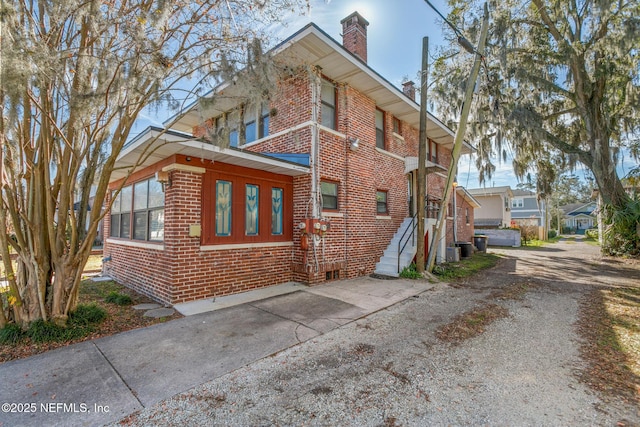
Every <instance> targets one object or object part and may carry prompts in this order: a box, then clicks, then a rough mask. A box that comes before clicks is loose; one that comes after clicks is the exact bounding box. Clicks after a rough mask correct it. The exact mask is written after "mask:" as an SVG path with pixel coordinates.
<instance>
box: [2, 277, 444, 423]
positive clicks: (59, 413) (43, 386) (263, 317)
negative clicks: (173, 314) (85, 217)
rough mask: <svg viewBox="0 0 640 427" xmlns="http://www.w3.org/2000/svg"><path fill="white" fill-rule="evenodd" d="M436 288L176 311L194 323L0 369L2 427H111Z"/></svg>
mask: <svg viewBox="0 0 640 427" xmlns="http://www.w3.org/2000/svg"><path fill="white" fill-rule="evenodd" d="M434 286H435V285H433V284H430V283H427V282H426V281H412V280H403V279H399V280H380V279H374V278H370V277H362V278H358V279H352V280H342V281H336V282H330V283H327V284H324V285H320V286H317V287H312V288H307V287H302V286H300V285H292V284H286V285H284V286H283V287H281V288H278V287H275V288H273V289H268V290H262V291H257V292H249V293H246V294H243V296H241V297H240V296H234V297H229V298H227V299H224V298H219V299H217V300H215V301H211V300H209V302H208V304H209V305H208V306H207V305H206V304H207V303H200V304H199V305H198V304H192V305H191V306H186V307H185V306H182V307H177V308H178V309H179V310H180V309H182V310H183V312H187V313H189V312H193V313H199V314H193V315H190V316H187V317H184V318H182V319H178V320H174V321H171V322H167V323H164V324H157V325H154V326H151V327H148V328H143V329H137V330H133V331H129V332H125V333H122V334H118V335H113V336H110V337H106V338H101V339H97V340H93V341H86V342H83V343H79V344H74V345H70V346H68V347H64V348H60V349H57V350H53V351H50V352H47V353H44V354H40V355H37V356H33V357H30V358H27V359H22V360H17V361H13V362H7V363H4V364H0V378H1V379H2V380H1V381H0V404H2V405H3V406H2V410H1V411H0V427H5V426H39V427H40V426H43V425H46V426H71V425H82V426H99V425H103V424H105V423H109V422H114V421H117V420H119V419H121V418H122V417H125V416H127V415H128V414H130V413H132V412H135V411H137V410H139V409H142V408H144V407H147V406H149V405H152V404H154V403H157V402H159V401H161V400H163V399H166V398H168V397H170V396H173V395H174V394H176V393H179V392H182V391H185V390H188V389H190V388H192V387H194V386H197V385H200V384H202V383H205V382H207V381H210V380H212V379H214V378H217V377H220V376H222V375H224V374H227V373H229V372H231V371H233V370H235V369H238V368H240V367H243V366H245V365H248V364H250V363H251V362H254V361H256V360H259V359H261V358H264V357H267V356H270V355H272V354H274V353H277V352H279V351H282V350H284V349H286V348H289V347H291V346H294V345H296V344H299V343H301V342H304V341H307V340H309V339H312V338H314V337H316V336H318V335H320V334H323V333H326V332H328V331H331V330H333V329H335V328H337V327H339V326H341V325H344V324H347V323H350V322H353V321H354V320H357V319H359V318H362V317H364V316H367V315H369V314H371V313H373V312H376V311H379V310H381V309H384V308H386V307H389V306H391V305H393V304H395V303H397V302H399V301H403V300H405V299H407V298H409V297H411V296H414V295H418V294H420V293H422V292H424V291H426V290H428V289H431V288H433V287H434ZM265 297H266V299H265ZM209 310H213V311H209Z"/></svg>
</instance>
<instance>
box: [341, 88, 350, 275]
mask: <svg viewBox="0 0 640 427" xmlns="http://www.w3.org/2000/svg"><path fill="white" fill-rule="evenodd" d="M341 86H342V88H343V90H344V92H345V93H344V110H343V112H345V113H346V112H347V111H349V97H348V96H347V94H346V90H347V88H346V85H344V84H343V85H341ZM340 92H341V91H339V92H338V96H340V95H342V93H340ZM338 114H340V110H338ZM350 125H351V122H350V121H349V120H345V128H346V129H345V131H346V132H345V134H346V135H348V136H350V131H351V126H350ZM345 142H346V144H344V162H345V164H344V187H345V188H344V190H345V191H344V192H345V194H349V140H348V138H347V141H345ZM343 199H344V219H343V222H344V274H345V277H348V276H349V246H348V243H349V198H348V197H343Z"/></svg>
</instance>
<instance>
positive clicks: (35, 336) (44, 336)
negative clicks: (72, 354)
mask: <svg viewBox="0 0 640 427" xmlns="http://www.w3.org/2000/svg"><path fill="white" fill-rule="evenodd" d="M27 335H28V336H29V338H31V340H32V341H33V342H35V343H44V342H64V341H69V340H71V339H73V333H72V332H71V330H70V329H69V328H66V327H64V326H60V325H56V324H55V323H52V322H45V321H44V320H42V319H39V320H36V321H35V322H32V323H31V325H29V329H28V330H27Z"/></svg>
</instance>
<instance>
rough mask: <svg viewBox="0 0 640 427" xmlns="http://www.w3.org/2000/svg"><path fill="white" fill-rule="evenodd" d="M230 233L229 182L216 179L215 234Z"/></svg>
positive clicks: (224, 234) (227, 234)
mask: <svg viewBox="0 0 640 427" xmlns="http://www.w3.org/2000/svg"><path fill="white" fill-rule="evenodd" d="M230 235H231V183H230V182H229V181H216V236H230Z"/></svg>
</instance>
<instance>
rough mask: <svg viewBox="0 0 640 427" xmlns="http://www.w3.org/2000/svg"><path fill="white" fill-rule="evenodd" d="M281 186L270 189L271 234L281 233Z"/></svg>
mask: <svg viewBox="0 0 640 427" xmlns="http://www.w3.org/2000/svg"><path fill="white" fill-rule="evenodd" d="M282 195H283V190H282V188H272V189H271V234H274V235H281V234H282V223H283V217H282Z"/></svg>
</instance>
